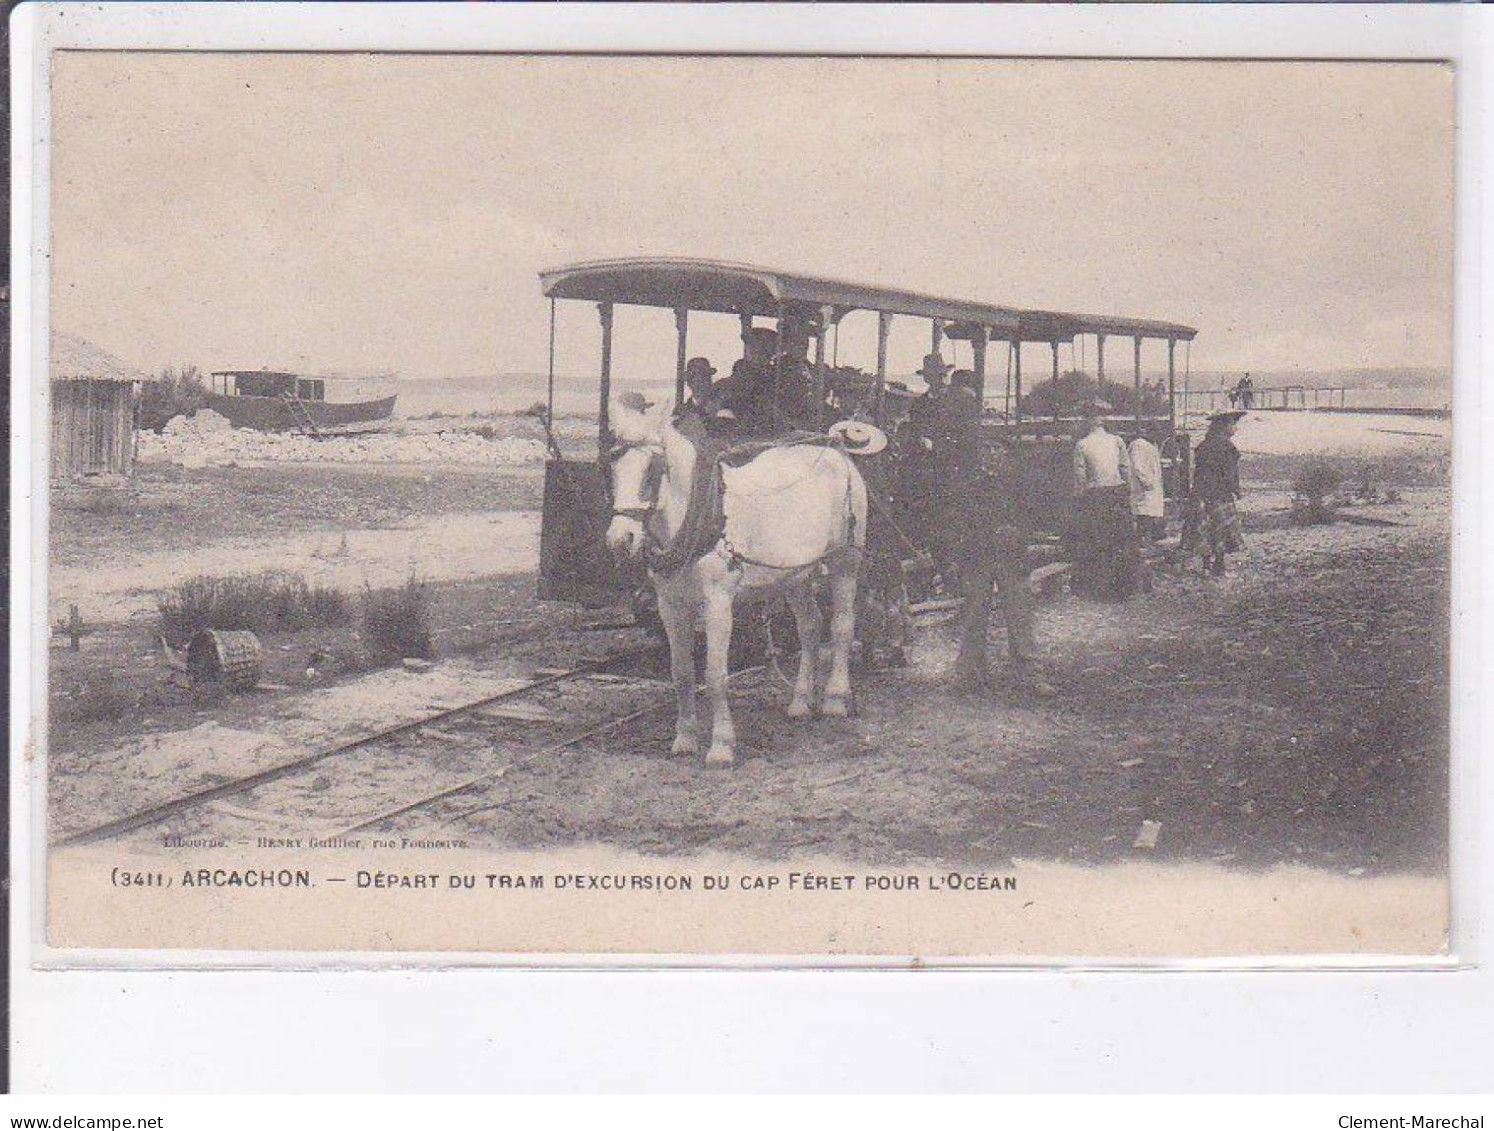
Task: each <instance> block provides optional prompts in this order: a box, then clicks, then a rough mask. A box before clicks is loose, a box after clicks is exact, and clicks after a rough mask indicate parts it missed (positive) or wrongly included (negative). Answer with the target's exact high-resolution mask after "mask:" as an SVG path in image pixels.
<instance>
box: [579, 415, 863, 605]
mask: <svg viewBox="0 0 1494 1131" xmlns="http://www.w3.org/2000/svg"><path fill="white" fill-rule="evenodd" d="M817 441H818V444H819V446H827V447H828V446H831V445H827V444H825V443H824V437H816V438H814V439H811V438H808V437H806V438H803V439H795V440H789V441H787V442H779V443H764V442H762V441H753V442H751V443H746V444H738V445H736V446H734V447H730V448H727V449H725V450H723V451H721V452H718V453H716V454H715V455H714V456H709V457H706V458H704V459H697V460H696V467H695V471H696V477H697V482H699V480H700V476H701V475H702V474H703V475H704V476H705V477H706V479H707V482H706V484H705V487H704V489H703V490H700V491H699V493H697V492H696V491H692V492H691V501H690V504H689V505H688V506H687V507H686V512H685V519H684V522H683V524H682V525H681V526H680V529H679V530H678V531H677V532H676V534H675V536H674V537H673V538H671V539H670V540H669V543H668V544H665V543H661V542H660V541H659V539H658V537H657V536H656V535H655V534H654V532H653V531H652V530H651V529H650V528H649V521H650V520H651V519H652V518H653V517H654V516H655V515H657V514H658V513H659V508H660V506H661V502H660V498H659V495H660V491H661V489H662V487H663V483H664V473H665V471H666V470H667V469H668V465H667V460H666V457H665V454H664V446H663V445H662V444H659V443H652V442H639V443H627V444H616V445H614V446H613V447H612V449H611V452H610V453H609V459H610V461H611V462H614V463H615V462H616V461H617V460H618V459H619V458H621V457H622V456H623V455H624V454H626V453H627V452H629V451H634V450H642V451H647V452H648V453H649V463H648V466H647V467H645V468H644V472H643V482H642V486H641V489H640V491H639V495H640V497H642V498H644V499H646V500H647V501H646V502H645V503H643V504H642V505H641V506H633V507H617V506H614V507H613V508H612V515H613V517H621V518H631V519H633V520H634V521H636V522H637V523H638V524H639V525H640V526H642V527H643V536H644V538H645V539H647V544H646V548H645V555H646V560H647V564H648V567H649V569H650V570H652V571H653V572H655V573H658V574H662V575H664V576H668V575H670V574H673V573H677V572H679V571H680V570H681V569H683V568H684V567H685V566H687V565H690V564H691V563H693V562H696V561H699V560H700V559H701V558H703V557H704V556H705V555H706V554H708V553H710V552H711V549H712V548H713V546H714V547H719V548H720V549H721V550H722V551H723V552H724V554H725V556H726V561H727V568H728V569H736V570H740V569H741V568H742V567H743V566H744V565H751V566H758V567H761V568H763V569H772V570H782V571H787V572H795V573H797V572H800V571H803V570H809V569H813V568H814V567H815V566H817V565H819V564H820V563H821V562H822V561H824V560H825V558H827V557H829V556H830V553H832V552H833V551H827V552H826V553H824V554H821V555H820V556H819V557H817V558H815V559H813V560H812V561H808V562H801V563H796V564H793V565H783V564H781V563H778V562H766V561H762V560H761V559H758V558H753V557H751V556H749V555H747V554H744V553H743V552H742V551H741V550H739V549H737V548H736V547H735V546H733V545H732V543H731V539H729V538H728V537H727V536H726V511H725V502H724V496H725V489H726V487H725V481H724V478H723V476H722V474H721V468H722V465H723V464H724V463H726V462H727V461H728V460H729V459H732V458H738V459H741V458H742V457H744V456H745V457H747V458H746V459H744V460H743V462H744V463H745V462H748V461H749V460H750V459H755V458H756V457H757V456H759V455H762V454H763V453H765V452H767V451H769V450H771V449H774V448H785V447H803V446H808V445H812V444H815V443H816V442H817ZM702 465H704V466H702ZM851 490H852V481H851V479H850V477H849V476H847V478H846V512H847V522H848V524H849V527H850V529H849V531H848V533H850V534H852V535H854V532H855V522H856V517H855V514H854V512H853V511H852V509H851ZM697 499H702V500H704V501H703V502H701V503H700V504H699V505H697Z"/></svg>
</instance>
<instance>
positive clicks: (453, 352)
mask: <svg viewBox="0 0 1494 1131" xmlns="http://www.w3.org/2000/svg"><path fill="white" fill-rule="evenodd" d="M53 75H54V91H53V98H54V104H53V108H54V129H53V137H54V142H53V151H52V197H51V217H52V258H51V269H52V307H51V316H52V323H53V325H54V326H55V327H57V328H60V329H64V330H67V331H69V332H72V333H76V334H79V335H81V336H83V337H84V338H87V339H89V340H90V341H92V342H94V343H95V344H97V345H99V346H101V347H102V348H104V349H107V350H109V351H111V352H113V353H115V354H117V355H119V356H120V357H121V358H123V359H125V360H126V361H127V362H129V363H131V364H133V365H135V366H138V367H139V368H141V369H143V370H146V371H154V370H156V369H159V368H160V367H162V366H164V365H167V364H195V365H198V366H199V367H201V368H203V369H214V368H253V367H259V366H270V367H286V368H293V369H298V370H302V371H307V372H345V373H364V374H367V373H374V372H391V373H396V374H399V375H401V376H403V377H408V378H413V379H422V378H433V377H445V376H458V375H471V374H480V373H501V372H521V371H527V372H538V371H543V370H544V368H545V365H546V353H547V330H548V308H547V303H546V301H545V300H544V299H543V297H542V296H541V294H540V290H539V282H538V278H537V275H538V272H539V271H540V270H541V269H542V268H544V267H549V266H554V265H557V264H561V263H566V262H571V261H576V260H586V259H596V258H606V257H611V256H627V255H689V256H701V257H716V258H724V259H731V260H738V261H745V262H749V263H755V264H761V265H765V266H770V267H776V268H780V269H784V270H802V271H806V272H811V273H816V274H824V275H830V276H833V277H837V278H845V279H853V280H857V281H864V282H869V283H875V284H882V285H887V286H898V287H903V288H907V289H912V290H921V291H929V292H932V293H935V294H942V295H950V296H954V297H960V298H970V299H975V300H980V301H988V302H992V303H997V304H1006V305H1012V306H1021V307H1039V308H1053V309H1066V310H1080V311H1086V312H1090V313H1108V314H1122V315H1133V316H1138V317H1151V318H1162V319H1167V320H1170V321H1178V322H1184V323H1187V324H1189V325H1192V326H1195V327H1197V328H1198V331H1199V334H1198V339H1197V341H1196V342H1195V343H1194V344H1193V347H1192V354H1191V358H1190V362H1191V365H1192V366H1193V367H1194V368H1195V369H1207V370H1229V369H1234V368H1239V369H1249V368H1255V369H1290V368H1295V367H1302V368H1306V369H1331V368H1352V367H1371V366H1373V367H1379V366H1447V365H1449V364H1450V359H1451V333H1452V215H1453V212H1452V208H1453V202H1452V183H1453V182H1452V169H1453V154H1452V138H1453V131H1452V121H1453V82H1452V72H1451V70H1450V69H1449V68H1446V67H1443V66H1440V65H1435V64H1404V63H1399V64H1398V63H1373V64H1372V63H1359V64H1352V63H1351V64H1340V63H1236V62H1154V63H1146V62H1091V61H1072V60H1054V61H1014V60H891V59H874V60H852V59H838V60H832V59H720V58H716V59H712V58H691V59H678V58H676V59H670V58H647V59H642V58H635V59H619V58H603V57H576V56H570V57H562V56H552V57H522V56H408V55H383V56H378V55H356V54H349V55H281V56H274V55H256V54H189V53H178V54H166V53H104V52H97V53H81V52H68V53H62V54H59V55H58V56H57V57H56V59H55V61H54V72H53ZM561 308H562V309H561V314H560V330H561V335H560V342H559V347H558V349H559V353H558V368H559V369H560V370H561V372H563V373H575V374H584V373H592V372H595V369H596V364H597V339H598V336H599V333H598V326H597V318H596V313H595V310H594V308H590V307H587V306H584V305H582V304H575V303H571V304H566V303H562V304H561ZM616 333H617V340H616V346H615V356H616V359H617V366H618V372H619V374H620V375H622V376H623V377H628V376H633V377H638V378H640V379H644V378H655V377H669V376H672V374H673V370H674V331H673V318H672V316H671V315H670V314H669V313H668V312H664V311H652V310H632V309H629V310H623V311H620V313H619V314H618V317H617V331H616ZM841 334H842V337H841V342H840V347H839V348H840V360H841V361H842V362H845V363H851V364H859V365H863V366H866V367H871V366H872V365H873V364H874V361H875V318H874V317H873V316H869V315H865V314H862V315H852V316H850V317H848V318H847V319H846V321H845V323H844V325H843V327H842V330H841ZM734 339H735V325H734V322H733V320H731V319H729V318H725V317H722V316H714V317H711V316H705V317H700V318H698V319H696V320H694V321H692V341H691V350H690V352H691V353H692V354H694V353H703V354H706V355H707V356H710V357H711V358H712V359H713V360H714V361H715V363H716V364H717V366H718V368H722V369H723V370H724V369H725V368H729V366H730V362H731V360H733V358H734V357H735V356H737V354H738V352H739V347H738V346H737V345H736V344H735V341H734ZM928 340H929V331H928V327H927V324H926V323H924V324H921V325H920V324H918V323H916V322H915V321H914V320H912V319H899V320H898V322H897V323H896V324H895V326H894V331H893V339H892V355H891V365H890V368H891V370H892V371H893V372H894V373H898V372H911V370H912V369H913V368H914V367H915V366H916V365H917V362H918V358H919V357H920V356H921V354H922V352H923V351H924V350H925V349H926V348H927V345H928ZM1028 349H1029V351H1032V352H1031V353H1030V354H1024V365H1025V366H1028V367H1033V366H1035V367H1038V368H1040V369H1045V368H1046V366H1047V365H1048V359H1047V356H1046V352H1045V351H1044V352H1042V353H1039V352H1038V347H1028ZM1112 349H1114V350H1115V354H1114V355H1113V354H1112V353H1111V351H1110V350H1107V362H1108V361H1109V360H1110V358H1111V357H1112V356H1115V355H1120V357H1121V360H1120V361H1119V362H1118V364H1120V365H1121V366H1122V367H1123V371H1128V368H1129V360H1130V350H1129V348H1120V345H1119V343H1117V345H1116V346H1113V347H1112ZM1147 350H1148V352H1147V354H1146V355H1145V357H1144V365H1146V366H1147V367H1149V368H1150V367H1151V366H1154V365H1161V366H1163V367H1164V370H1163V371H1165V356H1166V354H1165V347H1164V346H1162V345H1161V344H1160V343H1151V344H1150V345H1149V346H1148V347H1147ZM1153 351H1155V352H1153ZM1087 358H1088V360H1089V362H1090V364H1091V366H1092V364H1093V348H1092V344H1091V346H1090V348H1089V350H1088V353H1087ZM1064 362H1065V364H1066V365H1067V364H1068V352H1067V351H1065V353H1064ZM996 364H997V365H998V366H999V365H1001V364H1002V362H1000V361H998V362H997V363H996Z"/></svg>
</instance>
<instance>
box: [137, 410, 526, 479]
mask: <svg viewBox="0 0 1494 1131" xmlns="http://www.w3.org/2000/svg"><path fill="white" fill-rule="evenodd" d="M138 454H139V458H140V459H141V460H142V461H146V462H151V461H154V462H161V463H174V464H176V465H178V466H179V467H187V468H200V467H234V466H237V465H240V464H258V463H301V462H304V463H463V464H488V465H493V466H518V465H521V464H529V463H542V462H544V459H545V445H544V444H543V443H541V442H540V441H539V440H536V439H533V438H531V437H527V436H505V437H503V438H501V439H492V440H489V439H486V438H484V437H483V436H481V435H479V434H478V433H476V432H471V431H450V432H422V433H413V432H365V433H361V434H358V435H351V436H329V437H326V438H324V439H321V440H315V439H312V438H311V437H310V436H306V435H302V434H301V433H299V432H258V431H255V430H253V429H250V428H235V427H233V425H232V424H230V423H229V421H228V418H227V417H225V416H222V415H220V414H219V413H216V412H214V411H213V410H212V409H200V410H199V411H198V412H197V413H195V414H194V415H192V416H190V417H189V416H174V417H172V418H171V420H169V421H167V423H166V427H165V428H164V429H162V431H161V433H160V434H159V435H157V434H156V433H154V432H141V433H140V436H139V449H138Z"/></svg>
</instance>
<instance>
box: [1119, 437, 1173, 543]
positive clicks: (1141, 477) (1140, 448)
mask: <svg viewBox="0 0 1494 1131" xmlns="http://www.w3.org/2000/svg"><path fill="white" fill-rule="evenodd" d="M1126 454H1127V455H1128V456H1130V460H1131V517H1132V518H1134V519H1135V520H1136V531H1137V533H1138V534H1140V536H1141V538H1142V541H1143V542H1147V543H1151V542H1160V541H1161V540H1162V538H1163V537H1164V536H1165V535H1166V533H1167V517H1166V516H1167V500H1166V498H1165V497H1164V495H1163V492H1162V453H1161V452H1159V451H1158V450H1157V445H1156V444H1154V443H1152V442H1151V441H1150V440H1148V439H1147V438H1146V437H1145V436H1137V437H1136V439H1134V440H1132V441H1131V445H1130V447H1129V448H1128V449H1127V453H1126Z"/></svg>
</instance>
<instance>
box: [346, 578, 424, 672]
mask: <svg viewBox="0 0 1494 1131" xmlns="http://www.w3.org/2000/svg"><path fill="white" fill-rule="evenodd" d="M363 635H364V639H365V641H366V643H367V647H368V650H369V654H370V656H371V658H372V659H373V660H374V661H375V662H376V663H386V664H389V663H395V662H397V661H399V660H402V659H405V658H406V657H411V658H418V659H422V660H428V659H430V658H431V657H432V656H433V655H435V644H434V639H433V633H432V632H431V593H430V589H429V588H428V587H427V586H426V585H425V583H424V582H421V581H417V580H416V579H415V578H414V576H411V578H410V580H409V581H407V582H405V584H404V585H402V586H400V587H399V588H398V589H377V590H375V589H366V590H365V591H364V594H363Z"/></svg>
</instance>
